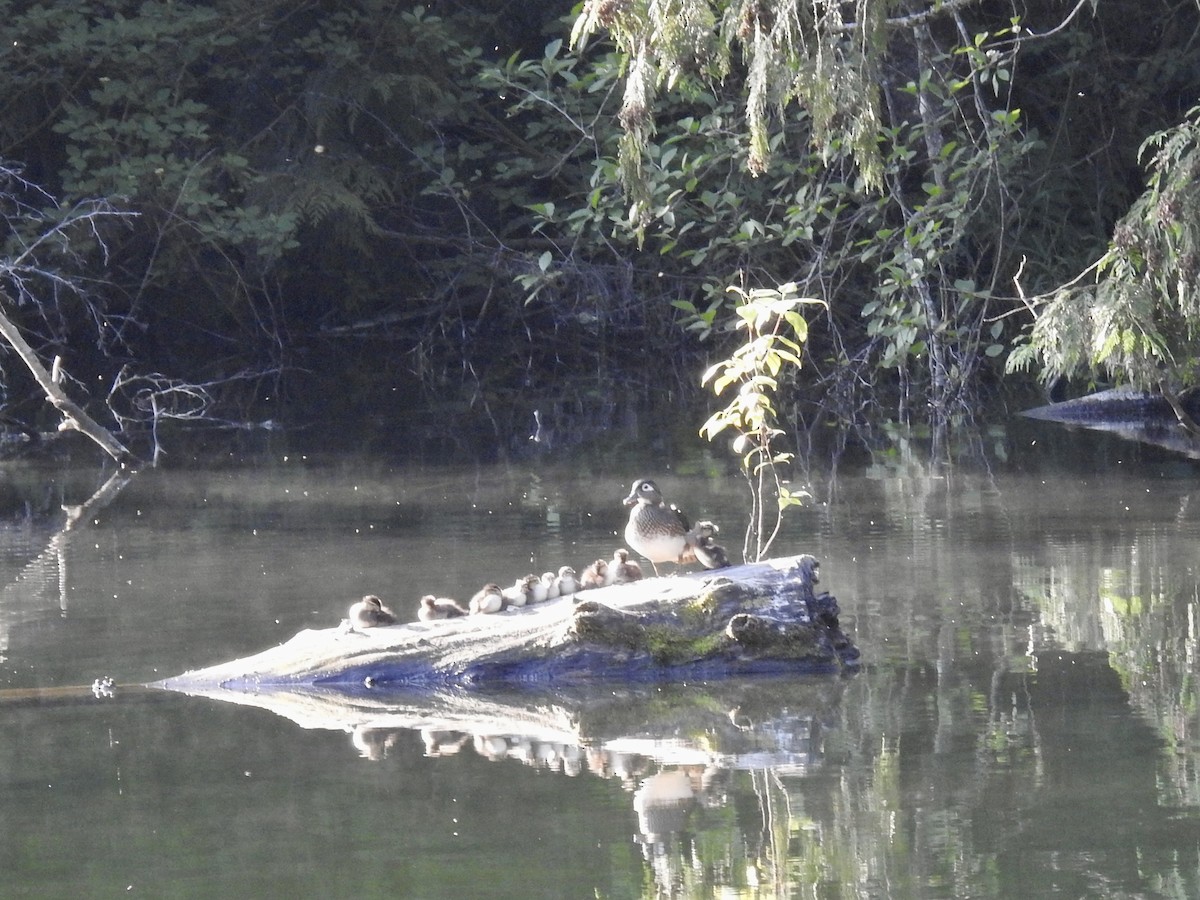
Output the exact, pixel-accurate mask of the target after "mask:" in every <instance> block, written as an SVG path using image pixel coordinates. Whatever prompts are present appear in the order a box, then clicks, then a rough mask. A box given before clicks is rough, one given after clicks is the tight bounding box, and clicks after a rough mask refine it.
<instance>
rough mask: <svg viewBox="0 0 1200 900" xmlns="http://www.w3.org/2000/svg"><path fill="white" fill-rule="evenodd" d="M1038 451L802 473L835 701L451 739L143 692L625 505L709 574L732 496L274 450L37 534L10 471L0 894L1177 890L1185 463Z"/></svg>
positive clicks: (501, 568)
mask: <svg viewBox="0 0 1200 900" xmlns="http://www.w3.org/2000/svg"><path fill="white" fill-rule="evenodd" d="M1034 439H1035V440H1039V441H1041V445H1040V446H1030V444H1031V443H1032V440H1030V439H1022V440H1016V439H1008V440H1005V439H1004V438H1002V437H1001V438H997V440H996V446H995V447H994V448H992V449H991V450H989V452H988V453H987V454H986V455H985V456H984V457H982V458H980V459H981V461H977V462H974V463H970V464H959V465H957V466H935V465H931V464H930V463H928V462H927V461H923V460H921V459H920V458H919V455H918V454H916V453H915V452H911V451H909V450H907V449H906V448H905V447H904V446H903V445H900V444H897V445H896V446H894V447H892V448H890V450H889V451H888V452H879V453H877V454H875V455H874V456H865V457H861V458H860V459H859V460H858V461H857V462H856V464H855V465H850V464H848V463H845V462H842V463H840V464H838V465H834V464H832V463H828V462H827V463H824V464H818V463H816V462H814V463H813V464H812V466H811V469H810V477H811V489H812V491H813V493H814V495H815V501H814V503H813V504H812V505H811V506H810V507H809V508H807V509H805V510H803V511H800V512H799V513H797V514H796V515H795V516H794V517H793V518H792V520H791V522H790V523H789V525H788V527H787V530H786V531H785V533H784V535H783V537H782V543H781V545H780V546H779V552H780V553H794V552H803V551H807V552H812V553H814V554H816V555H817V556H818V557H819V558H820V559H821V560H822V575H823V586H824V587H825V588H826V589H828V590H829V591H831V592H832V593H833V594H834V595H836V596H837V597H838V599H839V602H840V604H841V607H842V610H843V623H844V625H845V626H846V627H847V630H848V631H849V632H850V633H851V634H852V635H853V636H854V638H855V639H856V641H857V643H858V645H859V647H860V648H861V650H862V653H863V658H864V660H865V662H866V665H865V667H864V669H863V671H862V672H861V673H859V674H858V675H856V676H853V677H848V678H836V679H829V678H803V677H796V678H788V679H779V678H770V679H758V680H753V679H752V680H738V681H731V682H727V683H722V682H713V683H704V684H688V685H672V686H662V687H647V688H639V689H636V690H634V689H626V688H624V687H622V686H620V685H604V686H597V687H596V688H594V689H590V690H587V691H575V692H554V693H548V692H542V693H534V692H527V693H522V694H513V693H511V692H504V691H493V692H485V693H482V694H480V695H478V696H475V695H472V696H470V697H457V698H451V700H452V703H451V706H453V709H454V715H453V716H450V717H447V716H446V715H441V716H440V717H438V716H433V715H431V714H430V712H429V710H428V709H426V708H423V707H422V706H421V701H420V699H419V698H417V699H413V698H404V697H400V698H394V700H388V699H387V698H384V699H385V701H386V702H384V701H381V703H380V704H379V705H378V706H377V707H376V708H373V709H371V710H367V711H364V710H363V709H362V708H361V707H354V706H353V705H351V706H349V707H341V706H339V705H338V701H337V700H336V698H335V699H334V700H332V701H330V703H329V704H327V705H326V706H322V707H320V708H316V707H312V708H303V709H300V708H296V709H290V710H279V711H272V710H270V709H263V708H257V707H255V706H250V705H245V706H243V705H236V704H230V703H223V702H220V701H215V700H208V699H204V698H199V697H187V696H183V695H178V694H172V693H168V692H163V691H157V690H147V689H138V688H137V687H136V685H138V684H142V683H146V682H153V681H155V680H157V679H159V678H164V677H167V676H170V675H174V674H177V673H179V672H182V671H184V670H186V669H189V668H196V667H200V666H205V665H210V664H214V663H217V662H223V661H225V660H228V659H232V658H235V657H237V656H242V655H246V654H249V653H253V652H256V651H258V650H261V649H264V648H266V647H269V646H271V645H273V644H275V643H279V642H281V641H283V640H286V639H288V638H290V637H291V636H292V635H293V634H295V633H296V632H297V631H299V630H301V629H305V628H322V627H328V626H332V625H336V624H337V622H338V621H339V619H340V618H341V616H342V615H343V614H344V612H345V608H346V607H347V605H348V604H349V603H350V602H351V601H353V600H354V599H357V597H359V596H360V595H362V594H363V593H366V592H375V593H379V594H381V595H383V596H384V597H385V599H387V600H389V601H390V602H392V603H393V605H394V606H397V607H400V608H405V609H408V608H413V609H415V603H416V598H417V597H418V596H419V595H420V594H422V593H425V592H436V593H438V594H449V595H454V596H458V597H460V598H465V597H466V596H467V595H469V594H470V593H471V592H473V591H474V590H475V589H477V588H478V587H479V585H480V584H482V583H483V582H484V581H488V580H504V581H510V580H511V579H513V578H515V577H516V576H518V575H521V574H524V573H525V572H527V571H539V572H540V571H542V570H544V569H548V568H552V567H557V566H558V565H561V564H563V563H571V564H573V565H575V566H577V567H580V566H581V565H583V564H586V563H587V562H588V561H590V560H591V559H594V558H595V557H597V556H600V555H604V556H606V557H607V556H610V555H611V551H612V549H613V547H614V546H616V541H617V538H616V536H615V535H616V533H617V532H618V531H619V530H620V529H621V527H622V525H623V517H624V514H623V511H622V510H621V508H620V499H621V498H622V497H623V496H624V493H625V491H626V490H627V488H628V485H629V481H630V480H631V479H632V478H633V477H634V476H636V475H642V474H651V475H654V476H655V477H656V478H658V479H659V482H660V485H661V486H662V487H663V488H664V490H665V492H666V493H667V495H668V499H675V500H676V501H677V502H680V504H681V505H683V506H685V508H687V509H688V510H689V511H690V512H692V513H693V515H695V516H699V515H701V514H703V515H704V516H706V517H711V518H714V519H716V520H717V521H719V522H721V523H724V524H725V531H724V533H723V537H728V538H729V540H728V543H729V544H730V545H733V544H736V543H738V541H737V539H736V538H735V537H734V535H733V532H735V531H736V530H737V529H736V526H735V525H734V523H736V522H738V521H739V520H740V519H741V518H742V517H743V516H744V514H745V509H746V506H747V498H746V497H745V495H744V492H743V489H742V485H741V482H740V480H739V479H738V477H737V476H736V475H735V474H731V473H730V472H729V471H728V469H726V468H724V467H723V465H721V464H719V463H717V462H713V461H712V460H706V459H703V458H701V459H698V460H693V461H692V462H691V463H690V464H689V465H688V466H687V467H686V468H685V469H683V470H676V471H669V470H665V469H664V468H663V467H662V466H661V465H659V466H658V467H655V466H646V465H642V466H640V467H637V470H636V471H630V467H616V466H612V465H610V464H604V465H597V466H593V467H584V466H581V464H578V463H576V464H574V465H558V464H555V465H547V464H541V465H534V464H529V465H522V466H496V467H491V468H479V469H471V470H446V469H441V470H437V469H411V468H402V467H393V466H389V465H388V464H386V463H382V462H363V461H361V460H358V461H337V460H329V459H322V460H316V459H304V458H300V457H297V456H294V455H292V456H288V457H287V458H285V457H284V455H283V454H280V455H279V456H278V457H277V458H275V459H274V460H273V461H272V462H271V463H270V464H257V465H253V466H251V465H246V466H242V467H234V468H226V469H222V470H195V469H192V470H188V471H155V472H148V473H144V474H142V475H140V476H138V477H137V478H136V479H135V480H133V481H132V482H131V483H129V484H128V485H126V486H124V488H123V489H122V490H121V491H120V492H119V493H117V494H116V495H115V496H114V497H113V498H112V499H111V501H110V502H108V503H107V505H104V504H103V503H102V502H101V503H98V504H97V505H96V506H95V507H92V508H89V509H87V510H84V511H82V513H81V515H80V516H79V518H78V519H77V520H76V521H75V522H74V523H73V524H72V525H71V527H70V528H69V529H65V530H64V525H65V523H66V522H67V519H68V516H67V514H66V513H65V512H63V511H62V510H61V509H60V505H61V504H64V503H65V504H80V503H83V502H84V501H85V500H86V499H87V498H88V497H89V495H90V494H91V493H92V492H93V491H95V490H96V489H97V488H99V487H100V486H101V484H102V483H103V482H104V480H105V474H104V473H99V472H95V471H80V470H72V471H69V472H67V471H62V470H58V469H54V468H50V467H41V468H39V467H28V466H16V465H14V466H11V467H10V468H9V469H7V470H4V471H2V472H0V512H2V513H3V516H2V518H0V584H2V585H3V587H2V589H0V687H2V688H3V689H4V690H3V694H2V695H0V872H2V873H3V879H2V885H3V886H2V887H0V895H2V896H13V897H25V896H28V897H77V896H87V897H109V896H112V897H115V896H145V897H291V898H300V897H323V898H327V897H414V898H440V897H456V898H460V897H473V896H490V897H514V898H518V897H519V898H527V897H549V898H558V897H563V898H586V897H610V898H625V897H657V896H678V897H693V896H722V897H729V896H738V897H821V898H851V897H854V898H859V897H870V898H875V897H888V898H890V897H897V898H907V897H912V898H939V897H964V898H966V897H969V898H978V897H1013V898H1023V897H1072V898H1075V897H1170V898H1176V897H1179V898H1183V897H1196V896H1200V743H1198V741H1197V734H1198V730H1200V722H1198V721H1197V708H1196V707H1197V703H1196V667H1197V652H1198V650H1200V588H1198V584H1200V541H1198V537H1200V482H1198V480H1197V468H1196V464H1193V463H1187V462H1180V461H1176V460H1172V459H1167V458H1164V457H1153V458H1151V457H1148V456H1146V455H1144V454H1140V453H1139V452H1138V451H1137V450H1135V449H1131V448H1130V447H1129V446H1128V445H1120V444H1114V443H1108V444H1103V445H1101V444H1100V442H1101V441H1102V440H1103V439H1101V438H1096V437H1081V436H1071V435H1068V434H1065V433H1063V432H1057V431H1053V430H1046V431H1042V432H1035V433H1034ZM1048 444H1049V445H1051V447H1050V448H1049V449H1048V448H1047V445H1048ZM585 469H586V470H585ZM1193 494H1196V496H1195V498H1193ZM103 676H111V677H112V678H113V679H115V681H116V684H117V686H116V688H115V690H114V695H113V696H112V697H103V696H101V697H97V696H94V695H93V691H92V689H91V685H92V683H93V681H94V680H95V679H97V678H100V677H103ZM447 702H450V701H447ZM455 704H457V705H455ZM447 708H448V707H446V706H445V705H444V704H443V706H442V707H440V711H441V713H445V711H446V709H447ZM423 716H424V717H425V718H422V717H423ZM422 724H423V725H424V727H423V728H421V727H417V726H420V725H422Z"/></svg>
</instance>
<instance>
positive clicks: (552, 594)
mask: <svg viewBox="0 0 1200 900" xmlns="http://www.w3.org/2000/svg"><path fill="white" fill-rule="evenodd" d="M542 584H544V585H545V586H546V599H547V600H557V599H558V598H559V597H560V596H562V594H561V592H560V591H559V589H558V576H557V575H555V574H554V573H553V572H543V573H542Z"/></svg>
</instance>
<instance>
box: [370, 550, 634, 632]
mask: <svg viewBox="0 0 1200 900" xmlns="http://www.w3.org/2000/svg"><path fill="white" fill-rule="evenodd" d="M641 577H642V568H641V566H639V565H638V564H637V562H635V561H634V560H631V559H630V558H629V551H628V550H626V549H625V548H623V547H621V548H618V549H617V550H616V551H614V552H613V558H612V559H611V560H605V559H598V560H596V561H595V562H593V563H592V564H591V565H589V566H588V567H587V568H586V569H584V570H583V574H582V575H580V574H577V573H576V571H575V569H574V568H572V567H571V566H563V567H562V568H560V569H559V570H558V574H557V575H556V574H555V573H553V572H544V573H543V574H542V575H541V576H540V577H539V576H537V575H532V574H530V575H526V576H524V577H523V578H518V579H517V580H516V582H514V583H513V584H512V585H511V586H509V587H506V588H502V587H500V586H499V585H498V584H485V585H484V586H483V587H482V588H480V589H479V591H477V592H476V594H475V596H473V597H472V598H471V599H470V600H469V601H468V603H467V606H466V607H463V606H462V605H461V604H460V603H459V602H458V601H457V600H452V599H450V598H449V597H435V596H434V595H433V594H426V595H425V596H424V597H422V598H421V600H420V604H419V605H418V607H417V618H418V619H420V620H421V621H422V622H430V621H433V620H435V619H453V618H457V617H458V616H467V615H489V614H492V613H498V612H503V611H504V610H506V609H512V608H518V607H522V606H525V605H526V604H528V603H542V602H544V601H546V600H554V599H556V598H558V597H569V596H571V595H572V594H577V593H579V592H580V591H585V590H588V589H590V588H599V587H607V586H608V585H611V584H629V583H631V582H634V581H638V580H639V579H641ZM349 618H350V625H351V626H352V627H354V628H376V627H379V626H383V625H395V624H396V623H397V622H398V621H399V619H398V618H397V616H396V614H395V613H394V612H392V610H391V609H390V608H389V607H387V606H385V605H384V603H383V601H382V600H381V599H379V597H377V596H375V595H374V594H367V596H365V597H363V598H362V600H360V601H358V602H357V603H355V604H354V605H353V606H351V607H350V613H349Z"/></svg>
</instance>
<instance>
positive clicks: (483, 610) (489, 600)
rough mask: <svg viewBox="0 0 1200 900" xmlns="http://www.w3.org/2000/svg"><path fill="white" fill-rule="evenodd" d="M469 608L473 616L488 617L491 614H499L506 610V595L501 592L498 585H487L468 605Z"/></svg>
mask: <svg viewBox="0 0 1200 900" xmlns="http://www.w3.org/2000/svg"><path fill="white" fill-rule="evenodd" d="M467 608H468V609H469V610H470V611H471V614H472V615H487V614H490V613H498V612H500V610H502V609H504V594H503V593H502V592H501V591H500V585H498V584H485V585H484V586H483V587H481V588H480V589H479V591H478V592H477V593H476V594H475V596H474V597H472V598H471V602H470V603H468V604H467Z"/></svg>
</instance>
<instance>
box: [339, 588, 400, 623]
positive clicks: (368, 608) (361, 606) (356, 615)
mask: <svg viewBox="0 0 1200 900" xmlns="http://www.w3.org/2000/svg"><path fill="white" fill-rule="evenodd" d="M348 615H349V618H350V624H351V626H352V627H354V628H376V627H378V626H381V625H395V624H396V614H395V613H394V612H392V611H391V610H390V609H388V608H387V607H386V606H384V605H383V601H382V600H380V599H379V598H378V597H376V596H375V595H374V594H367V596H365V597H363V598H362V599H361V600H359V601H358V602H357V603H355V604H354V605H353V606H351V607H350V612H349V613H348Z"/></svg>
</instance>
